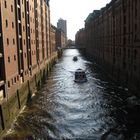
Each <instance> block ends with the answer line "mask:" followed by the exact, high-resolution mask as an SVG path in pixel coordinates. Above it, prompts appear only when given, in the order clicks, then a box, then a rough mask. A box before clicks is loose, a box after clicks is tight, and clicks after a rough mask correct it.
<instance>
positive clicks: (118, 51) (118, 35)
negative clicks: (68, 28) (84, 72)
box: [84, 0, 140, 92]
mask: <svg viewBox="0 0 140 140" xmlns="http://www.w3.org/2000/svg"><path fill="white" fill-rule="evenodd" d="M84 29H85V32H86V33H85V34H86V50H87V53H88V54H90V56H91V57H93V58H94V60H96V61H97V62H98V63H99V64H101V65H102V66H103V68H104V69H106V70H107V71H108V73H109V74H110V76H111V77H112V78H114V80H116V81H118V82H120V84H123V85H125V86H127V87H129V88H130V89H133V90H136V91H137V92H138V91H139V89H140V1H139V0H112V1H111V2H110V3H109V4H107V5H106V7H104V8H102V9H100V10H94V11H93V13H90V14H89V15H88V17H87V19H86V20H85V28H84Z"/></svg>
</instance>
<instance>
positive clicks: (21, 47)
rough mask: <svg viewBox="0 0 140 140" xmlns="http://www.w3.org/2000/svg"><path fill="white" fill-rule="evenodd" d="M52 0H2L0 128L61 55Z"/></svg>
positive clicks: (4, 125)
mask: <svg viewBox="0 0 140 140" xmlns="http://www.w3.org/2000/svg"><path fill="white" fill-rule="evenodd" d="M55 34H56V33H55V30H54V29H53V28H51V24H50V7H49V0H0V132H3V130H5V128H7V127H8V126H9V124H10V122H11V120H13V118H14V117H15V115H16V114H17V113H18V112H19V111H20V109H21V108H22V107H23V106H24V105H25V104H26V102H27V99H28V97H29V95H32V94H33V92H34V91H35V90H36V88H37V87H38V86H39V85H40V84H41V82H42V80H43V79H44V78H45V77H46V76H47V75H48V74H49V71H50V70H51V67H52V65H53V63H54V61H55V59H57V55H58V54H57V50H56V48H55V46H56V45H55V43H56V42H55V36H56V35H55Z"/></svg>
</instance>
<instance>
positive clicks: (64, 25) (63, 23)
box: [57, 18, 67, 37]
mask: <svg viewBox="0 0 140 140" xmlns="http://www.w3.org/2000/svg"><path fill="white" fill-rule="evenodd" d="M57 28H58V29H61V30H62V31H63V32H64V33H65V35H66V37H67V21H66V20H63V19H62V18H60V19H59V20H58V22H57Z"/></svg>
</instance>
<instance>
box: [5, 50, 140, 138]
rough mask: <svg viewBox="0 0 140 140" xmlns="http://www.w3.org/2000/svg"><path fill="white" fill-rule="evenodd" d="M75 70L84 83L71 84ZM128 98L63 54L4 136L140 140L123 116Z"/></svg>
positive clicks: (86, 64) (92, 68)
mask: <svg viewBox="0 0 140 140" xmlns="http://www.w3.org/2000/svg"><path fill="white" fill-rule="evenodd" d="M73 56H78V61H76V62H74V61H73V60H72V58H73ZM77 68H82V69H84V70H86V74H87V79H88V81H87V82H86V83H80V84H78V83H75V82H74V71H75V70H76V69H77ZM129 96H130V93H129V91H128V90H125V89H124V88H122V87H120V86H117V85H116V84H115V83H113V82H112V81H110V80H109V79H107V78H106V76H105V74H104V73H102V72H100V71H99V70H98V69H97V68H96V64H92V63H91V62H90V61H87V60H86V59H84V58H83V57H82V56H81V55H80V52H79V51H78V50H76V49H69V50H65V51H64V54H63V57H62V58H61V59H60V60H58V62H57V64H56V65H55V66H54V68H53V71H52V73H51V76H50V77H49V78H48V79H47V80H46V82H45V84H44V85H43V87H42V88H41V89H40V90H39V91H38V94H37V95H36V96H35V97H34V98H33V102H32V105H30V106H28V107H26V108H24V109H23V111H22V112H21V113H20V114H19V116H18V117H17V119H16V120H15V122H14V124H13V125H12V126H11V129H10V130H9V131H8V132H7V134H6V135H7V137H19V138H26V139H29V140H30V139H38V140H46V139H58V140H59V139H60V140H61V139H78V140H80V139H81V140H136V139H137V140H139V139H140V137H138V136H139V133H140V131H139V130H140V129H139V128H140V127H137V126H133V127H132V123H130V122H129V121H132V122H133V120H130V119H129V117H128V115H129V114H128V113H129V112H128V110H126V104H125V103H126V102H125V101H126V99H127V98H128V97H129ZM133 124H134V123H133Z"/></svg>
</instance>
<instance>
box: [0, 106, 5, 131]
mask: <svg viewBox="0 0 140 140" xmlns="http://www.w3.org/2000/svg"><path fill="white" fill-rule="evenodd" d="M0 117H1V127H2V129H3V130H4V129H5V126H4V118H3V112H2V106H1V105H0Z"/></svg>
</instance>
